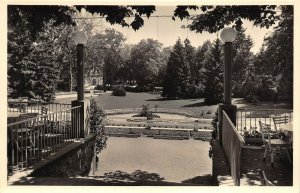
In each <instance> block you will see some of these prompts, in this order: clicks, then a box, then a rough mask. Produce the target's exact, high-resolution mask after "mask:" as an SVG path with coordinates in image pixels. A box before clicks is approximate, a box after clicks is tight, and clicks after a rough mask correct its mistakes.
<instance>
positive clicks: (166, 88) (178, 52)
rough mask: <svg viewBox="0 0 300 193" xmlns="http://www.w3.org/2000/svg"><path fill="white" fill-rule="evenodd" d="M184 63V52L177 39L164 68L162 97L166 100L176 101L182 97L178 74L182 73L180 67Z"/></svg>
mask: <svg viewBox="0 0 300 193" xmlns="http://www.w3.org/2000/svg"><path fill="white" fill-rule="evenodd" d="M183 63H186V61H185V50H184V47H183V45H182V43H181V41H180V39H178V40H177V41H176V44H175V45H174V47H173V49H172V52H171V54H170V57H169V61H168V63H167V68H166V76H165V80H164V84H163V92H162V96H163V97H166V98H168V99H176V98H177V97H179V96H181V95H182V92H181V86H182V85H181V82H180V81H181V78H179V74H180V73H182V68H181V65H182V64H183Z"/></svg>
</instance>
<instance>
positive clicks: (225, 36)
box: [220, 27, 237, 105]
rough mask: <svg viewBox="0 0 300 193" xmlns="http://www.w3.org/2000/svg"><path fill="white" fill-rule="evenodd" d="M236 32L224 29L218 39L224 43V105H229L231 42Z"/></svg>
mask: <svg viewBox="0 0 300 193" xmlns="http://www.w3.org/2000/svg"><path fill="white" fill-rule="evenodd" d="M236 35H237V32H236V31H235V30H234V29H232V28H231V27H226V28H224V29H223V30H222V31H221V34H220V37H221V40H222V41H223V42H224V64H225V67H224V104H226V105H230V104H231V90H232V81H231V75H232V50H233V48H232V42H233V41H234V40H235V38H236Z"/></svg>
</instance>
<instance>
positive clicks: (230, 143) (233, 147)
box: [222, 110, 245, 186]
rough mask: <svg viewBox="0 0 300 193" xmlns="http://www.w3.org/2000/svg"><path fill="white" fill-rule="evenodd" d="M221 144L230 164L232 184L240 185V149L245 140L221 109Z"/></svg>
mask: <svg viewBox="0 0 300 193" xmlns="http://www.w3.org/2000/svg"><path fill="white" fill-rule="evenodd" d="M222 114H223V115H222V144H223V148H224V152H225V155H226V158H227V160H228V163H229V166H230V173H231V176H232V178H233V181H234V184H235V185H237V186H239V185H240V175H241V151H242V147H243V146H244V145H245V141H244V139H243V138H242V136H241V135H240V134H239V132H238V131H237V129H236V128H235V126H234V124H233V123H232V122H231V120H230V118H229V117H228V116H227V114H226V112H225V111H224V110H223V111H222Z"/></svg>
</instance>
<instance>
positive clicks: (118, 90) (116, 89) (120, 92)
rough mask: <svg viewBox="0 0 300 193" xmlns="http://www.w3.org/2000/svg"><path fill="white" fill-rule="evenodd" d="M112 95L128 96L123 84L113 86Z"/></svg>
mask: <svg viewBox="0 0 300 193" xmlns="http://www.w3.org/2000/svg"><path fill="white" fill-rule="evenodd" d="M112 95H114V96H126V91H125V89H124V88H123V87H121V86H116V87H113V88H112Z"/></svg>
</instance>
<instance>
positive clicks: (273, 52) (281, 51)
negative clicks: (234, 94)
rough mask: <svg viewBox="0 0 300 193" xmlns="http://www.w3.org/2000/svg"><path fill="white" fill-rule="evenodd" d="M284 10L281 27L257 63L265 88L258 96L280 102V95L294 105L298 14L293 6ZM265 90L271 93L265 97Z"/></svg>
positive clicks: (265, 47)
mask: <svg viewBox="0 0 300 193" xmlns="http://www.w3.org/2000/svg"><path fill="white" fill-rule="evenodd" d="M280 9H281V10H282V13H281V15H280V18H281V21H280V22H279V23H278V27H276V28H275V31H274V32H273V33H272V34H271V35H270V36H268V37H266V38H265V40H264V46H263V48H262V49H261V50H260V52H259V53H258V54H257V55H256V57H255V60H254V67H255V70H256V72H257V74H258V75H259V77H260V85H262V86H261V89H260V90H257V93H256V94H257V96H258V97H259V98H261V99H262V98H264V99H265V100H266V99H268V98H269V99H272V98H273V99H275V100H277V96H278V97H280V98H281V99H283V100H287V101H289V103H290V104H293V23H294V20H293V15H294V11H293V7H292V6H281V7H280ZM262 90H265V91H268V92H265V93H264V94H263V93H262ZM267 93H268V94H267ZM267 97H268V98H267Z"/></svg>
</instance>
